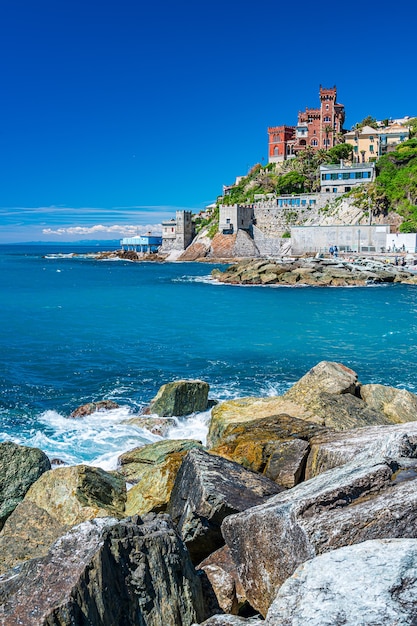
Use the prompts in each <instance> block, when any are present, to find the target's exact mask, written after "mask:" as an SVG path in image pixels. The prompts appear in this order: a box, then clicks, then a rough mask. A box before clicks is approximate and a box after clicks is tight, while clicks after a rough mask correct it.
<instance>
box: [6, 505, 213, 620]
mask: <svg viewBox="0 0 417 626" xmlns="http://www.w3.org/2000/svg"><path fill="white" fill-rule="evenodd" d="M0 602H1V605H2V609H1V613H0V617H1V618H2V620H3V621H2V623H4V624H12V623H13V624H24V625H25V626H40V625H41V624H42V625H45V626H56V625H57V624H59V625H60V626H73V625H74V624H80V625H81V624H94V626H137V625H138V624H143V625H145V624H146V625H147V626H190V625H191V624H192V623H193V622H199V621H201V620H203V619H204V617H205V615H204V612H203V599H202V592H201V584H200V580H199V578H198V576H197V575H196V573H195V571H194V568H193V567H192V564H191V562H190V559H189V556H188V553H187V551H186V549H185V547H184V545H183V544H182V542H181V541H180V539H179V538H178V536H177V534H176V533H175V531H174V529H173V527H172V524H171V522H170V520H169V519H168V518H167V516H157V517H155V516H150V517H148V518H145V519H143V520H141V519H140V518H132V519H126V520H123V521H121V522H118V521H117V520H115V519H109V518H104V519H102V520H94V521H90V522H85V523H83V524H81V525H80V526H77V527H76V528H74V529H73V530H71V531H70V532H69V533H68V534H66V535H65V536H63V537H61V538H60V539H59V540H58V541H57V542H56V543H55V544H54V545H53V546H52V547H51V549H50V550H49V552H48V554H47V555H45V556H44V557H43V558H40V559H34V560H31V561H28V562H26V563H24V564H23V565H22V566H20V567H19V568H18V569H17V570H13V571H11V572H9V573H7V574H5V575H4V576H2V577H0Z"/></svg>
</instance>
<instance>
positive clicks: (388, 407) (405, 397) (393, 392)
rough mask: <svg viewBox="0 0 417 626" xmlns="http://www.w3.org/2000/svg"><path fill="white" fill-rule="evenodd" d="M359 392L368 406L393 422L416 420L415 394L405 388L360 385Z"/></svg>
mask: <svg viewBox="0 0 417 626" xmlns="http://www.w3.org/2000/svg"><path fill="white" fill-rule="evenodd" d="M360 394H361V398H362V399H363V400H364V401H365V402H366V404H367V405H368V406H369V407H371V408H372V409H375V410H377V411H381V412H382V413H384V414H385V415H386V416H387V417H388V419H389V420H390V421H391V422H393V423H394V424H398V423H403V422H413V421H416V420H417V396H416V395H415V394H414V393H411V392H410V391H407V390H406V389H396V388H395V387H386V386H385V385H362V386H361V388H360Z"/></svg>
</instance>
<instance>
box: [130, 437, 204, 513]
mask: <svg viewBox="0 0 417 626" xmlns="http://www.w3.org/2000/svg"><path fill="white" fill-rule="evenodd" d="M202 447H203V446H202V444H201V443H200V442H199V441H194V440H192V439H182V440H174V439H171V440H166V441H158V442H156V443H151V444H149V445H147V446H144V447H143V448H136V449H135V450H131V451H130V452H127V453H125V454H123V455H122V456H121V457H120V459H119V460H120V461H121V463H122V466H121V467H120V468H119V472H120V473H121V474H122V475H123V476H124V477H125V478H126V480H128V482H131V483H135V484H134V487H132V488H131V489H129V491H128V492H127V501H126V515H144V514H145V513H149V512H150V511H154V512H161V511H165V509H166V507H167V504H168V502H169V498H170V496H171V491H172V488H173V486H174V481H175V478H176V476H177V473H178V470H179V468H180V466H181V463H182V461H183V458H184V456H185V455H186V454H187V453H188V451H189V450H192V449H193V448H202Z"/></svg>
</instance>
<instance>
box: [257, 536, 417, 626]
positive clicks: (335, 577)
mask: <svg viewBox="0 0 417 626" xmlns="http://www.w3.org/2000/svg"><path fill="white" fill-rule="evenodd" d="M416 588H417V540H416V539H383V540H374V541H365V542H363V543H360V544H357V545H353V546H346V547H343V548H339V549H338V550H333V551H332V552H328V553H327V554H322V555H321V556H318V557H316V558H315V559H312V560H311V561H307V562H306V563H303V564H302V565H300V566H299V567H298V568H297V569H296V571H295V572H294V574H293V575H292V576H291V577H290V578H288V579H287V580H286V581H285V583H284V584H283V585H282V587H281V589H280V590H279V592H278V595H277V597H276V599H275V600H274V602H273V603H272V605H271V607H270V609H269V611H268V615H267V617H266V620H265V622H263V623H264V625H265V626H298V625H300V626H301V625H302V624H308V626H326V625H328V626H342V625H343V626H358V624H360V625H361V626H387V624H397V625H398V626H400V625H403V626H409V625H410V624H415V617H416V614H417V596H416Z"/></svg>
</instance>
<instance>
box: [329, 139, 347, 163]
mask: <svg viewBox="0 0 417 626" xmlns="http://www.w3.org/2000/svg"><path fill="white" fill-rule="evenodd" d="M352 155H353V146H351V145H350V144H349V143H338V144H337V145H336V146H333V148H330V150H328V152H327V157H328V158H327V161H328V163H339V162H340V160H341V159H342V160H344V161H351V160H352Z"/></svg>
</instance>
